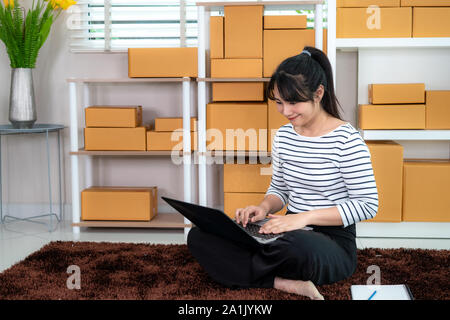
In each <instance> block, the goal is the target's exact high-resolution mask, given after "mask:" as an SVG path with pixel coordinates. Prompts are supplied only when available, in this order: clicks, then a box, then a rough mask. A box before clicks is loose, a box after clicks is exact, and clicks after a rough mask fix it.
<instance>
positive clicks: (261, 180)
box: [223, 164, 286, 219]
mask: <svg viewBox="0 0 450 320" xmlns="http://www.w3.org/2000/svg"><path fill="white" fill-rule="evenodd" d="M271 177H272V172H271V166H270V165H266V164H224V166H223V191H224V204H225V205H224V212H225V213H226V214H227V215H228V216H229V217H230V218H232V219H234V217H235V213H236V209H238V208H245V207H246V206H249V205H255V206H257V205H259V204H260V203H261V201H262V200H263V199H264V196H265V193H266V192H267V189H268V188H269V185H270V180H271ZM285 213H286V207H284V208H283V209H282V210H280V211H279V212H277V213H276V214H280V215H283V214H285Z"/></svg>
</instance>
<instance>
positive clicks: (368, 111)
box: [358, 104, 425, 130]
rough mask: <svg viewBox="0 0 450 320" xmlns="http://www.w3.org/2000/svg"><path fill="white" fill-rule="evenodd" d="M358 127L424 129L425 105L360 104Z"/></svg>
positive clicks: (368, 128) (364, 128)
mask: <svg viewBox="0 0 450 320" xmlns="http://www.w3.org/2000/svg"><path fill="white" fill-rule="evenodd" d="M358 119H359V128H360V129H363V130H370V129H425V105H423V104H409V105H400V104H399V105H371V104H368V105H360V106H359V112H358Z"/></svg>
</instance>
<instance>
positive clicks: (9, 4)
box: [3, 0, 14, 9]
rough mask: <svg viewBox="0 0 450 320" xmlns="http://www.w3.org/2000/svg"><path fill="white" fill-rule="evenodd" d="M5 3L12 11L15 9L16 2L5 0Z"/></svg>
mask: <svg viewBox="0 0 450 320" xmlns="http://www.w3.org/2000/svg"><path fill="white" fill-rule="evenodd" d="M3 3H4V4H5V7H10V8H11V9H12V8H14V0H3Z"/></svg>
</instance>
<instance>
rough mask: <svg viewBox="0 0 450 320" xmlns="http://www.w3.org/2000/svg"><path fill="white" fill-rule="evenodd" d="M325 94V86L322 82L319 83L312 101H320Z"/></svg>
mask: <svg viewBox="0 0 450 320" xmlns="http://www.w3.org/2000/svg"><path fill="white" fill-rule="evenodd" d="M324 94H325V88H324V87H323V85H322V84H320V85H319V87H318V88H317V90H316V92H315V93H314V102H315V103H319V102H320V101H322V98H323V95H324Z"/></svg>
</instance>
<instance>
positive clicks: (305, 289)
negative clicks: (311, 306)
mask: <svg viewBox="0 0 450 320" xmlns="http://www.w3.org/2000/svg"><path fill="white" fill-rule="evenodd" d="M273 287H274V288H275V289H278V290H281V291H284V292H288V293H295V294H298V295H302V296H307V297H308V298H310V299H311V300H324V298H323V296H322V295H321V294H320V293H319V290H317V288H316V286H315V285H314V283H312V282H311V281H301V280H290V279H283V278H279V277H275V281H274V284H273Z"/></svg>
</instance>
